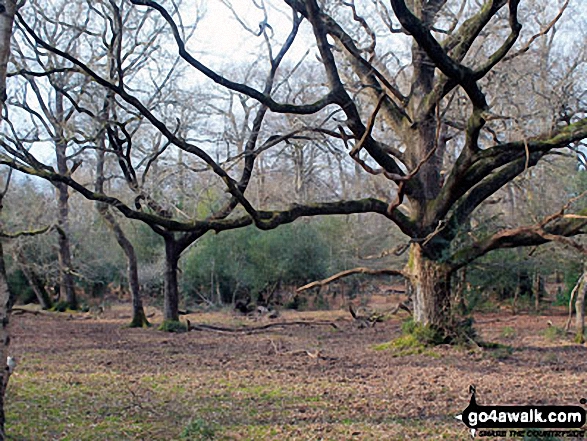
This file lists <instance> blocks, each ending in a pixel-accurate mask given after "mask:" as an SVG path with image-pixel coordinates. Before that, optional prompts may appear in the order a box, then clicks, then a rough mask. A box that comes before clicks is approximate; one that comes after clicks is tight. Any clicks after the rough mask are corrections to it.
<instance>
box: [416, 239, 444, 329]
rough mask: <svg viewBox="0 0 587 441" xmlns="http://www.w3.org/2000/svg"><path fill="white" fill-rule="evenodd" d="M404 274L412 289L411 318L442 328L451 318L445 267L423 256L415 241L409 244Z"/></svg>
mask: <svg viewBox="0 0 587 441" xmlns="http://www.w3.org/2000/svg"><path fill="white" fill-rule="evenodd" d="M407 274H408V278H409V280H410V283H411V285H412V291H413V294H412V296H413V304H414V321H415V322H416V323H419V324H421V325H424V326H431V327H434V328H436V329H439V330H443V329H446V327H447V326H448V325H449V324H450V323H451V320H452V317H451V305H450V300H451V299H450V298H451V295H450V292H451V291H450V286H451V283H450V280H451V271H450V269H449V267H448V266H447V265H446V264H444V263H441V262H438V261H434V260H432V259H430V258H429V257H427V256H426V255H425V253H424V251H423V249H422V247H421V246H420V245H419V244H412V246H411V249H410V257H409V261H408V267H407Z"/></svg>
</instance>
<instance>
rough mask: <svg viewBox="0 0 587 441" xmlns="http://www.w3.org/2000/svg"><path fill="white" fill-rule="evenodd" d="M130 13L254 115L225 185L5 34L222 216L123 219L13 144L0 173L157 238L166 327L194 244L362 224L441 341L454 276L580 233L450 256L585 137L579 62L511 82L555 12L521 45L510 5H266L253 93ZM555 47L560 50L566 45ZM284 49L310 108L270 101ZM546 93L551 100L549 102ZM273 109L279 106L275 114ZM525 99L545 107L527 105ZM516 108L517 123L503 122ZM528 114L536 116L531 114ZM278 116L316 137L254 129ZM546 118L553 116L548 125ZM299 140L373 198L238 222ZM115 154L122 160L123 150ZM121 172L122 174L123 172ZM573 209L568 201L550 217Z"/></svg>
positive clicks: (30, 24) (521, 239) (137, 104)
mask: <svg viewBox="0 0 587 441" xmlns="http://www.w3.org/2000/svg"><path fill="white" fill-rule="evenodd" d="M122 3H123V4H125V5H128V2H122ZM130 3H132V4H133V5H135V6H136V7H137V8H138V9H139V11H141V12H142V13H144V14H153V13H155V14H159V15H160V16H161V17H163V18H164V19H165V21H166V22H167V29H168V31H169V32H170V33H171V35H172V37H173V40H174V44H175V45H176V46H177V49H178V53H179V56H180V57H181V58H182V59H183V62H184V63H185V64H186V65H187V66H189V67H190V68H191V69H193V70H195V71H197V72H199V73H200V74H201V75H203V77H204V78H206V80H207V81H208V84H210V87H216V88H219V89H220V90H222V89H223V90H229V91H231V92H236V93H238V94H240V95H241V96H243V97H246V98H247V99H252V100H256V101H257V102H258V103H259V104H258V108H257V111H256V114H255V117H254V118H253V120H252V122H251V127H250V136H249V137H248V139H247V143H246V145H245V147H244V150H243V154H242V156H240V158H241V159H242V161H241V162H240V165H241V167H240V169H239V170H240V171H239V173H238V174H237V173H235V172H234V171H233V170H232V165H230V166H227V163H226V162H223V161H219V160H217V159H214V154H211V153H210V152H209V151H206V149H205V148H202V147H200V146H198V145H196V143H195V142H192V141H190V139H189V138H188V137H187V136H180V134H179V132H178V131H177V130H175V129H174V127H173V126H172V125H170V124H169V123H166V122H165V121H164V119H163V118H162V117H161V116H160V115H159V114H158V113H157V110H156V109H153V108H151V107H149V106H148V105H147V104H145V103H144V102H143V101H142V100H141V98H140V96H138V95H137V94H136V93H134V94H133V90H132V88H129V87H126V85H125V84H124V81H123V80H122V79H120V78H119V79H118V81H112V79H111V78H109V77H108V75H107V73H106V72H105V71H104V69H100V66H99V63H98V64H96V63H90V61H91V60H90V59H89V58H88V59H84V57H82V56H79V57H77V56H75V55H73V54H71V53H68V52H67V51H65V50H64V48H63V47H55V46H54V45H52V44H51V43H50V42H48V41H46V40H45V39H44V38H43V37H42V35H41V33H40V31H39V30H38V29H37V27H38V26H39V23H38V21H35V20H32V21H31V19H30V17H28V18H27V16H23V15H20V16H18V24H19V26H21V27H22V29H23V31H24V33H25V34H26V35H27V37H28V38H29V39H30V41H32V42H34V45H35V46H36V47H37V48H41V49H42V50H43V51H48V52H50V53H52V54H55V55H57V56H58V58H59V59H60V60H61V63H62V65H61V66H59V68H64V69H72V70H74V71H75V72H76V74H77V75H83V76H84V77H86V78H89V79H91V80H92V81H93V82H94V83H95V84H96V85H97V86H99V87H101V88H103V89H104V90H106V91H108V92H109V93H113V94H114V95H115V96H116V99H117V100H118V102H120V103H123V104H124V106H127V107H129V108H132V109H133V112H135V113H136V114H137V115H140V117H141V118H144V119H145V120H146V121H148V122H149V123H150V124H151V125H152V126H153V127H155V128H156V129H157V130H159V131H160V133H162V134H163V136H165V137H166V138H167V139H168V141H169V142H170V143H171V144H173V145H174V146H175V147H176V148H178V149H181V150H182V151H183V152H185V153H187V154H190V155H192V156H193V157H195V158H197V159H198V161H200V162H201V163H203V164H204V165H205V166H206V167H207V168H208V170H210V171H211V172H212V173H213V174H214V175H215V176H216V178H217V179H218V180H219V182H222V184H223V185H224V187H225V189H226V191H227V193H228V197H227V199H226V201H225V202H224V203H223V204H220V206H219V208H217V209H216V210H214V212H212V213H211V214H208V215H206V216H204V217H201V216H200V217H197V216H194V217H193V218H192V219H190V220H188V221H186V220H185V219H181V218H178V217H176V216H174V215H173V213H170V212H167V211H164V210H158V209H154V210H151V211H146V210H144V209H138V208H136V207H134V206H133V205H132V203H128V202H124V201H123V200H121V199H119V198H115V197H113V196H112V195H106V194H104V193H102V192H96V191H93V190H92V189H90V188H88V187H86V186H84V185H82V183H80V182H78V181H77V180H76V179H75V178H74V177H73V176H71V175H69V174H62V173H59V170H55V169H54V168H53V167H51V166H48V165H45V164H41V163H40V162H39V161H36V159H35V158H33V157H31V155H30V153H29V152H28V151H25V150H23V148H22V147H21V146H19V144H18V142H16V143H14V142H12V143H6V142H5V143H4V144H5V154H4V156H3V158H2V160H1V163H3V164H8V165H10V166H12V167H14V168H16V169H18V170H21V171H23V172H25V173H29V174H33V175H36V176H40V177H42V178H44V179H48V180H51V181H53V182H60V183H64V184H67V185H69V186H70V187H72V188H73V189H74V190H76V191H79V192H80V193H81V194H83V195H84V196H85V197H87V198H89V199H92V200H96V201H100V202H103V203H107V204H109V205H111V206H112V207H114V208H116V209H118V210H119V211H120V212H121V213H122V214H124V215H125V216H127V217H129V218H132V219H138V220H141V221H143V222H146V223H147V224H148V225H149V226H151V228H152V229H153V230H155V231H156V232H158V233H159V234H161V235H162V236H163V237H164V238H165V244H166V253H167V256H168V259H167V262H168V267H167V270H166V285H165V288H166V302H165V311H166V312H165V317H166V318H167V319H170V320H177V318H178V316H177V299H178V294H177V261H178V259H179V256H180V254H181V252H182V251H183V250H184V249H185V248H186V247H187V246H189V245H190V244H191V243H193V242H194V241H195V240H197V239H198V238H199V237H201V236H202V235H203V234H205V233H207V232H209V231H216V232H220V231H224V230H229V229H233V228H239V227H242V226H246V225H250V224H254V225H256V226H257V227H258V228H261V229H271V228H276V227H278V226H279V225H281V224H284V223H288V222H292V221H294V220H295V219H297V218H299V217H302V216H316V215H329V214H351V213H367V212H371V213H378V214H380V215H382V216H383V217H385V218H386V219H388V220H389V221H390V222H393V223H395V224H396V225H397V226H398V227H399V229H400V230H401V231H402V232H403V233H404V234H405V235H406V237H407V238H408V241H409V253H410V256H409V259H408V264H407V266H406V267H405V268H403V269H385V270H382V271H381V272H383V273H387V274H396V275H402V276H405V277H406V278H408V280H409V281H410V283H411V285H412V286H413V292H414V299H413V300H414V318H415V320H416V321H417V322H419V323H422V324H424V325H431V326H434V327H438V328H444V329H446V328H447V327H449V325H450V324H451V323H452V314H451V305H450V281H451V276H452V274H454V272H455V271H457V270H458V269H459V268H462V267H463V266H465V265H467V264H468V263H470V262H472V261H474V260H475V259H477V258H479V257H481V256H483V255H485V254H486V253H488V252H490V251H492V250H495V249H498V248H504V247H517V246H528V245H538V244H542V243H544V242H547V241H549V240H551V238H552V237H558V236H568V235H574V234H578V233H581V232H582V228H583V227H584V226H585V224H586V221H585V219H584V218H583V217H582V216H581V215H578V216H577V215H575V216H568V215H565V214H564V213H563V212H559V213H558V214H557V215H554V216H550V217H548V218H546V219H544V220H543V221H541V222H538V223H531V224H530V223H529V225H526V226H524V225H520V226H518V227H516V228H511V229H502V230H499V231H495V232H492V233H490V234H487V235H485V236H483V237H477V238H475V240H473V241H466V240H462V235H463V231H466V230H467V229H468V228H469V219H470V218H471V216H472V215H473V213H474V212H475V210H477V209H478V208H479V207H480V206H481V205H482V204H483V203H484V202H485V201H487V200H488V198H490V197H491V196H492V195H494V194H496V193H497V192H498V191H500V190H501V189H502V188H504V187H505V186H507V185H508V184H510V183H511V182H512V181H514V180H515V179H516V178H517V177H519V176H520V175H522V174H524V173H527V172H528V170H530V169H531V168H532V167H534V166H536V165H537V164H539V163H540V161H541V160H543V159H544V158H546V157H548V156H550V155H553V154H555V153H558V152H560V151H562V150H563V149H566V148H569V147H576V146H577V143H579V142H581V141H582V140H584V139H585V138H586V137H587V118H585V111H584V106H582V105H581V98H580V97H579V98H577V99H575V98H576V97H577V94H576V93H575V92H576V91H577V89H580V86H577V83H574V82H573V81H574V80H576V78H574V77H573V74H572V72H573V70H577V71H580V69H578V67H579V66H582V64H583V63H584V58H581V57H584V53H581V51H580V50H579V51H577V53H576V54H572V55H574V56H575V58H574V59H573V60H572V62H570V63H566V64H565V65H564V66H563V65H561V66H560V72H562V73H561V75H560V76H561V77H564V78H565V82H564V84H558V85H557V83H556V82H555V81H554V80H552V78H554V74H555V72H554V70H555V67H557V66H553V64H552V63H551V64H550V65H548V66H541V67H536V69H543V70H544V69H547V68H548V69H552V70H553V72H552V74H553V77H552V78H551V80H552V81H551V83H550V85H549V83H548V81H549V80H547V82H546V84H545V83H544V82H543V83H542V85H541V87H540V90H537V88H536V87H534V86H535V84H536V83H535V82H534V79H533V78H531V76H529V77H528V78H525V77H524V75H527V74H531V73H532V66H531V65H530V63H529V62H528V60H532V58H531V57H532V56H533V55H532V54H533V53H534V47H536V45H537V44H538V43H539V42H540V41H541V38H543V37H544V36H545V35H548V34H549V33H550V34H551V35H553V34H554V30H555V28H556V26H557V24H558V23H560V22H561V17H564V14H565V9H567V8H568V3H569V2H566V3H564V4H562V5H561V9H560V10H552V11H551V10H550V9H549V8H546V9H545V11H544V13H545V14H549V13H550V14H551V16H550V20H546V21H544V22H543V23H539V26H538V28H537V29H536V30H535V32H534V31H532V30H531V31H530V33H526V34H524V33H523V32H522V24H525V23H524V22H526V23H529V24H530V25H532V23H531V22H530V20H529V18H530V15H531V13H530V11H529V9H530V8H529V7H528V8H525V9H523V7H525V6H526V5H525V3H524V2H520V1H517V0H510V1H505V0H487V1H485V2H484V3H482V4H479V3H476V2H468V1H463V2H458V4H457V3H456V2H447V1H445V0H444V1H443V0H428V1H409V2H406V1H402V0H391V1H390V2H384V1H380V0H375V1H373V2H361V3H360V4H359V2H357V4H355V2H353V1H350V2H341V3H338V2H330V1H322V2H318V1H317V0H284V2H275V4H276V5H278V6H281V7H286V8H288V9H289V13H290V14H292V16H293V19H292V26H291V29H292V30H291V32H290V33H289V34H288V35H287V36H286V37H285V38H284V39H283V41H282V42H281V43H280V44H279V47H278V48H277V49H275V48H274V45H275V42H273V40H272V38H273V28H277V27H278V25H277V24H276V23H273V25H271V24H270V23H269V21H268V19H267V16H266V17H265V19H264V21H263V22H262V23H261V24H260V25H259V31H258V36H260V37H263V38H264V39H265V41H266V42H267V46H268V47H269V48H270V49H272V48H273V49H274V50H269V56H268V62H269V63H268V74H267V76H266V78H265V80H258V79H256V78H255V79H254V80H251V81H246V82H239V81H236V80H234V79H231V75H230V73H223V72H221V70H220V69H212V68H210V67H209V66H208V65H206V64H205V63H204V62H203V61H202V60H200V59H199V58H198V57H197V56H196V55H195V54H196V53H197V52H196V51H192V50H190V48H192V47H193V46H188V45H186V41H185V37H184V36H185V32H184V29H183V28H182V25H181V23H182V22H181V20H180V18H179V15H178V13H177V10H176V9H175V8H173V7H171V6H168V7H167V6H166V5H165V4H163V3H158V2H155V1H152V0H130ZM529 6H531V5H529ZM232 12H235V11H234V9H232ZM280 26H281V25H280ZM281 27H282V26H281ZM530 27H532V26H530ZM300 34H303V35H302V37H299V36H300ZM522 37H523V38H522ZM563 38H566V42H567V44H572V38H571V36H570V35H569V34H567V35H566V36H563ZM294 40H295V41H297V43H296V44H302V45H306V46H307V47H308V48H309V49H310V50H315V52H316V53H315V54H316V58H317V60H318V62H317V64H316V62H314V63H310V62H308V64H307V65H306V64H304V63H300V64H299V65H297V66H296V67H295V68H293V69H289V70H288V71H287V75H285V77H286V78H287V80H291V79H292V78H295V76H296V72H297V71H298V70H301V69H304V68H306V69H313V70H314V71H315V72H314V73H315V78H316V85H315V86H316V87H314V89H313V92H312V93H310V94H308V93H301V92H300V93H298V94H289V95H284V94H283V93H282V91H281V90H280V89H279V87H278V84H281V83H278V82H277V81H276V78H277V77H278V74H279V72H280V70H281V69H283V68H282V65H281V63H282V59H283V58H284V57H285V56H286V54H287V52H288V50H289V48H290V47H291V46H292V44H293V42H294ZM550 50H551V53H549V56H553V55H556V51H557V48H556V47H555V48H551V49H550ZM559 50H560V47H559ZM561 60H562V57H561ZM561 64H564V63H562V62H561ZM318 68H319V69H318ZM549 73H550V72H549ZM284 81H286V80H284ZM258 84H261V87H259V86H258ZM291 84H292V85H295V82H291ZM579 84H580V83H579ZM559 89H560V90H561V91H563V90H564V93H562V92H561V93H558V92H559ZM534 92H535V95H536V96H533V95H532V93H534ZM105 93H106V92H105ZM284 96H285V98H284ZM289 96H291V97H292V98H291V99H289V100H288V99H287V97H289ZM300 97H304V99H301V98H300ZM512 97H513V98H515V99H510V98H512ZM536 97H542V98H544V97H547V98H548V99H543V100H542V102H539V101H540V100H538V99H537V98H536ZM553 97H556V98H557V99H556V100H554V98H553ZM520 107H522V108H526V109H527V110H528V111H527V112H523V111H518V110H519V109H520ZM512 109H518V110H516V112H514V111H513V110H512ZM536 109H541V110H546V111H545V112H544V111H543V112H534V110H536ZM561 109H562V111H561ZM581 109H583V110H581ZM283 114H287V115H290V116H292V115H295V116H297V118H296V120H299V121H304V120H305V118H314V120H315V118H316V116H324V118H323V121H324V122H323V123H322V124H320V125H318V126H316V125H311V124H303V125H301V126H298V127H294V128H292V129H291V130H290V131H287V132H275V131H271V130H270V127H271V126H270V125H268V124H266V118H267V115H273V116H275V117H278V116H279V115H283ZM561 114H562V116H561ZM549 115H550V116H553V118H551V119H550V120H549ZM302 135H303V137H308V136H310V135H312V136H315V137H316V139H317V140H320V139H323V138H324V137H329V138H332V139H334V140H335V141H336V142H338V143H339V144H340V145H344V146H346V148H347V149H348V152H349V155H350V158H352V160H353V161H354V162H355V163H356V164H357V165H358V166H360V167H361V168H362V169H364V171H365V173H367V174H371V175H378V176H379V175H380V176H384V177H385V178H386V179H387V181H388V182H389V197H388V198H381V197H366V198H363V199H353V200H339V201H331V200H329V201H316V202H314V203H311V204H306V203H305V204H298V205H292V206H291V207H289V208H286V209H281V208H280V209H270V208H271V207H256V206H254V205H253V204H252V203H251V200H250V199H249V198H248V197H247V188H248V186H249V183H250V182H251V179H252V178H253V174H254V169H255V167H254V165H255V161H256V159H257V158H258V157H259V155H261V154H262V152H263V151H265V150H267V149H269V148H271V147H273V146H275V145H278V144H280V143H284V142H288V141H289V140H291V139H294V138H295V137H300V136H302ZM124 146H125V148H128V149H129V148H130V146H131V142H130V140H128V139H127V140H126V141H125V144H124ZM121 147H122V145H121V146H116V145H114V146H112V148H113V149H116V148H118V149H120V148H121ZM127 156H128V153H127ZM123 159H124V158H123ZM127 159H128V161H127V164H126V165H127V166H128V165H129V163H130V162H131V161H130V156H128V157H127ZM562 205H564V202H563V203H561V206H562ZM576 205H577V202H576V201H575V204H574V205H572V206H571V205H568V206H566V207H565V209H566V210H567V211H568V210H570V209H571V208H576ZM553 211H557V210H553ZM357 272H373V271H365V269H363V268H358V269H356V270H351V271H347V272H345V273H344V275H346V274H351V273H357ZM375 272H376V271H375Z"/></svg>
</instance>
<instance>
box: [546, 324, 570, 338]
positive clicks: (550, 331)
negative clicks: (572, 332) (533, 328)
mask: <svg viewBox="0 0 587 441" xmlns="http://www.w3.org/2000/svg"><path fill="white" fill-rule="evenodd" d="M565 334H566V333H565V330H564V329H563V328H559V327H558V326H549V327H548V328H546V329H545V330H544V331H542V335H543V336H544V338H546V339H547V340H548V341H552V342H554V341H557V340H560V339H561V338H563V337H564V336H565Z"/></svg>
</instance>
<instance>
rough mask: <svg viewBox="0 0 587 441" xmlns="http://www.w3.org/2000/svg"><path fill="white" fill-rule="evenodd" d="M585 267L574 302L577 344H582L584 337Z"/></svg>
mask: <svg viewBox="0 0 587 441" xmlns="http://www.w3.org/2000/svg"><path fill="white" fill-rule="evenodd" d="M586 270H587V267H584V268H583V275H582V276H581V278H580V279H579V280H580V282H579V283H580V286H579V289H578V290H577V300H575V313H576V317H575V331H576V332H577V334H576V336H575V341H576V342H577V343H584V342H585V337H584V332H585V294H587V272H586Z"/></svg>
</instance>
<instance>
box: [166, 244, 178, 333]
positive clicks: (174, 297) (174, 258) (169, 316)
mask: <svg viewBox="0 0 587 441" xmlns="http://www.w3.org/2000/svg"><path fill="white" fill-rule="evenodd" d="M179 255H180V253H179V252H178V250H177V245H176V243H175V240H174V239H173V237H165V287H164V296H165V298H164V310H163V319H164V320H165V321H176V322H177V321H179V289H178V286H177V264H178V261H179Z"/></svg>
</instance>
